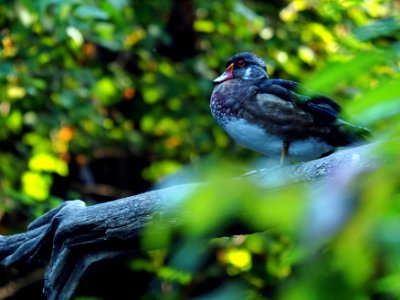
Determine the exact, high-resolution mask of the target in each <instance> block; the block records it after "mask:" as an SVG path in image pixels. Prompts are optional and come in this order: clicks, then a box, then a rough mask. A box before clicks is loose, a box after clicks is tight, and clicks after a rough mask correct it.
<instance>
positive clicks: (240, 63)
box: [237, 59, 246, 67]
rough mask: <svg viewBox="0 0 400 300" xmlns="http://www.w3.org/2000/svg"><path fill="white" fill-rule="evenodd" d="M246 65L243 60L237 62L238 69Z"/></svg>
mask: <svg viewBox="0 0 400 300" xmlns="http://www.w3.org/2000/svg"><path fill="white" fill-rule="evenodd" d="M245 65H246V62H245V61H244V60H243V59H241V60H239V61H238V62H237V66H238V67H244V66H245Z"/></svg>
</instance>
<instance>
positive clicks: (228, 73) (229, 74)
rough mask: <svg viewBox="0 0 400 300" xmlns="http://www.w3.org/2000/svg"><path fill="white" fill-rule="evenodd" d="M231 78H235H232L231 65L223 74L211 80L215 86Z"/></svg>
mask: <svg viewBox="0 0 400 300" xmlns="http://www.w3.org/2000/svg"><path fill="white" fill-rule="evenodd" d="M233 78H235V77H234V76H233V64H230V65H229V67H227V68H226V70H225V72H224V73H222V74H221V75H220V76H218V77H217V78H215V79H214V80H213V83H214V84H217V83H221V82H224V81H227V80H230V79H233Z"/></svg>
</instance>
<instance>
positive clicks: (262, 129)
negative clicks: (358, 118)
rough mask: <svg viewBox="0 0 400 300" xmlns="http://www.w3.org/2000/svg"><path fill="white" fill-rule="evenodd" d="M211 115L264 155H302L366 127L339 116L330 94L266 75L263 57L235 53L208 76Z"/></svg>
mask: <svg viewBox="0 0 400 300" xmlns="http://www.w3.org/2000/svg"><path fill="white" fill-rule="evenodd" d="M214 84H216V86H215V88H214V90H213V92H212V95H211V99H210V108H211V113H212V115H213V117H214V118H215V119H216V121H217V122H218V123H219V124H220V125H221V126H222V128H223V129H224V130H225V131H226V132H227V133H228V134H229V135H230V136H231V137H232V138H233V139H234V140H235V141H236V142H238V143H239V144H242V145H243V146H245V147H247V148H250V149H252V150H254V151H257V152H259V153H261V154H263V155H265V156H269V157H279V156H280V158H281V163H283V162H284V161H285V159H289V160H291V161H305V160H311V159H315V158H319V157H322V156H326V155H329V154H331V153H332V152H333V151H334V150H335V148H336V147H339V146H349V145H354V144H356V143H359V142H361V141H362V140H364V139H365V138H366V137H367V136H368V135H369V131H368V130H367V129H366V128H363V127H359V126H356V125H353V124H350V123H348V122H346V121H344V120H342V119H341V118H339V113H340V111H341V108H340V106H339V105H338V104H337V103H336V102H334V101H333V100H332V99H330V98H328V97H325V96H323V95H320V94H316V93H313V92H311V91H309V90H306V89H305V88H304V87H302V86H301V85H300V84H299V83H297V82H294V81H290V80H283V79H269V78H268V73H267V68H266V66H265V63H264V61H263V60H262V59H261V58H259V57H258V56H256V55H255V54H254V53H251V52H243V53H238V54H236V55H234V56H232V57H230V58H229V59H228V60H227V62H226V70H225V72H224V73H222V74H221V75H220V76H219V77H217V78H216V79H215V80H214Z"/></svg>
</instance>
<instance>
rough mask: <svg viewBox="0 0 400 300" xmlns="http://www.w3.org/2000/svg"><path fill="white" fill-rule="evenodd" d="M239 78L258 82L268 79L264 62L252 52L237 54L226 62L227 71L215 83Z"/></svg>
mask: <svg viewBox="0 0 400 300" xmlns="http://www.w3.org/2000/svg"><path fill="white" fill-rule="evenodd" d="M234 78H239V79H242V80H258V79H264V78H268V73H267V67H266V66H265V63H264V61H263V60H262V59H261V58H259V57H258V56H257V55H255V54H254V53H252V52H241V53H237V54H235V55H233V56H231V57H230V58H228V60H227V61H226V70H225V72H224V73H222V74H221V75H220V76H219V77H217V78H216V79H214V83H221V82H224V81H226V80H230V79H234Z"/></svg>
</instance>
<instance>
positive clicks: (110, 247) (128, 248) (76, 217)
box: [0, 145, 379, 300]
mask: <svg viewBox="0 0 400 300" xmlns="http://www.w3.org/2000/svg"><path fill="white" fill-rule="evenodd" d="M372 147H373V145H364V146H360V147H357V148H351V149H346V150H342V151H338V152H336V153H334V154H332V155H330V156H328V157H325V158H322V159H318V160H314V161H310V162H305V163H301V164H297V165H288V166H284V167H276V168H272V169H263V170H258V171H254V172H250V173H248V174H246V175H245V177H246V179H247V180H248V179H251V180H255V181H256V182H257V183H258V184H261V185H262V186H264V187H276V186H282V185H285V184H288V183H291V182H296V181H304V180H305V181H311V182H315V181H317V180H319V179H321V178H328V177H329V176H330V174H333V173H335V172H337V170H338V169H340V168H341V167H345V166H346V167H347V168H348V167H349V166H350V167H351V168H352V169H357V170H366V169H371V168H375V167H376V166H377V165H378V164H379V158H378V157H377V156H376V155H373V154H372V151H371V149H372ZM235 180H243V179H242V177H241V178H237V179H235ZM201 185H204V184H184V185H177V186H173V187H170V188H165V189H160V190H154V191H150V192H146V193H143V194H140V195H135V196H131V197H127V198H123V199H119V200H116V201H113V202H107V203H103V204H97V205H93V206H89V207H87V206H86V205H85V203H84V202H82V201H80V200H74V201H67V202H65V203H63V204H62V205H60V206H59V207H57V208H55V209H53V210H51V211H49V212H48V213H46V214H45V215H43V216H42V217H40V218H38V219H37V220H35V221H34V222H32V223H31V224H30V226H29V227H28V230H27V231H26V232H23V233H20V234H15V235H10V236H0V260H1V262H2V264H4V265H5V266H11V265H18V264H28V263H33V264H35V263H38V262H43V261H44V262H48V263H49V264H48V268H47V271H46V273H45V290H44V292H45V294H46V296H47V297H48V299H59V300H67V299H71V298H72V296H73V293H74V291H75V290H76V288H77V286H78V284H79V282H80V279H81V278H82V276H83V275H84V274H85V272H86V271H87V269H88V268H89V267H90V266H91V265H93V264H95V263H97V262H99V261H102V260H105V259H109V258H113V257H115V256H119V255H123V254H127V253H131V252H134V251H138V250H140V247H139V246H138V244H137V242H138V236H139V234H140V232H141V229H142V228H143V227H144V226H145V225H146V224H148V223H149V222H150V221H151V220H152V218H153V213H155V212H156V213H157V214H163V213H164V212H167V211H168V210H169V208H170V207H171V205H176V204H177V203H179V202H180V201H182V200H183V199H184V198H185V195H187V194H188V192H190V191H192V190H193V189H194V188H199V187H201ZM210 209H212V208H210ZM193 213H194V214H195V213H196V212H193ZM317 213H318V211H317ZM165 215H166V217H165V221H166V222H169V223H174V224H176V223H178V224H179V223H181V222H182V221H183V220H176V219H168V218H169V217H168V215H169V214H165ZM319 234H321V232H320V233H319ZM322 234H323V233H322Z"/></svg>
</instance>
